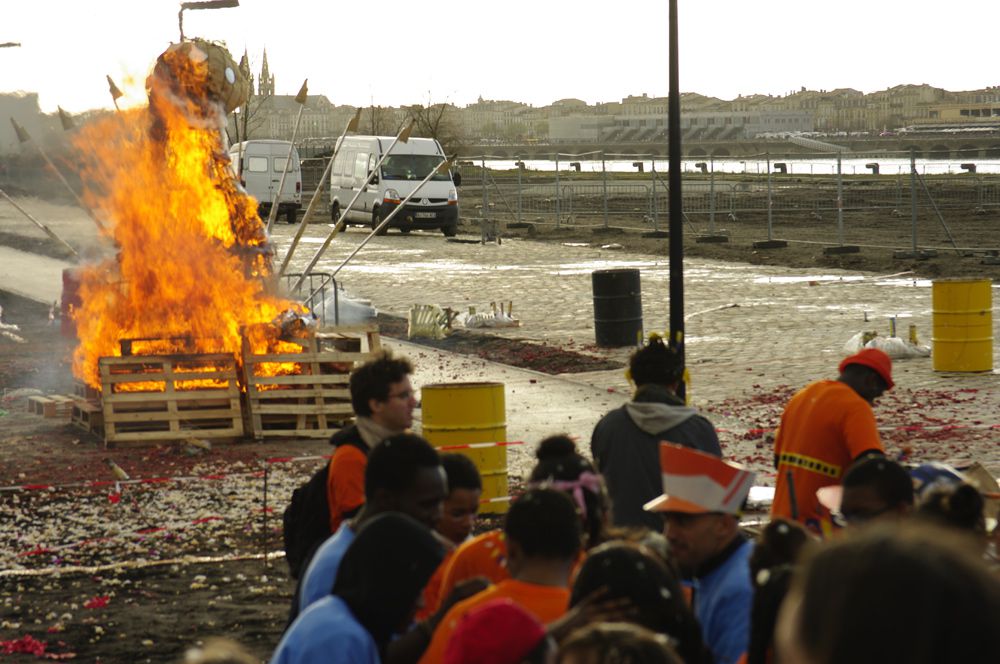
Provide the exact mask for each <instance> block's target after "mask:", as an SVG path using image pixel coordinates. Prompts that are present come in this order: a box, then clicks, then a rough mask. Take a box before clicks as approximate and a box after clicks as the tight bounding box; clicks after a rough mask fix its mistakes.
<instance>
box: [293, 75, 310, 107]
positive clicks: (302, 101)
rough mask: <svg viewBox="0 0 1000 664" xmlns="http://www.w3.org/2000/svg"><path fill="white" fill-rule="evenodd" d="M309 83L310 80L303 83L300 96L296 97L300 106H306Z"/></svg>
mask: <svg viewBox="0 0 1000 664" xmlns="http://www.w3.org/2000/svg"><path fill="white" fill-rule="evenodd" d="M307 83H309V79H308V78H307V79H306V80H304V81H302V87H301V88H299V94H297V95H295V101H297V102H298V103H300V104H305V103H306V97H308V96H309V86H308V85H307Z"/></svg>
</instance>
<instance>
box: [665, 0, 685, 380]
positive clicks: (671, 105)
mask: <svg viewBox="0 0 1000 664" xmlns="http://www.w3.org/2000/svg"><path fill="white" fill-rule="evenodd" d="M677 72H678V65H677V0H670V91H669V97H668V100H667V111H668V115H667V138H668V143H667V150H668V152H667V154H668V157H669V161H668V163H669V164H670V173H669V175H668V179H667V183H668V184H669V186H670V192H669V195H670V199H669V200H670V249H669V251H670V257H669V258H670V346H671V347H672V348H673V349H674V351H675V352H676V353H677V355H678V357H679V358H680V362H681V366H685V363H684V210H683V199H682V197H681V94H680V82H679V80H678V78H679V77H678V73H677ZM686 389H687V385H686V383H685V382H684V381H681V383H680V384H679V385H678V388H677V396H679V397H680V398H682V399H683V398H684V397H685V392H686Z"/></svg>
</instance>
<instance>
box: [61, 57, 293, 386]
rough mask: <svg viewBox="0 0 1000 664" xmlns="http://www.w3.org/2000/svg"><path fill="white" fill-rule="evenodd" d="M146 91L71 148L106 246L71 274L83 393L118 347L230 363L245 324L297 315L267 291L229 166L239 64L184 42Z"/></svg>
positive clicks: (163, 60) (263, 241)
mask: <svg viewBox="0 0 1000 664" xmlns="http://www.w3.org/2000/svg"><path fill="white" fill-rule="evenodd" d="M146 87H147V92H148V97H149V105H148V106H147V107H144V108H140V109H132V110H126V111H122V112H120V113H118V114H115V115H112V116H110V117H107V118H105V119H103V120H100V121H97V122H93V123H91V124H89V125H88V126H86V127H83V128H82V129H81V131H80V133H79V134H78V136H77V138H76V140H75V149H76V150H77V153H78V154H77V157H78V160H79V162H80V163H81V164H82V169H81V179H82V181H83V183H84V185H85V190H84V193H83V199H84V202H85V203H86V205H87V207H88V208H90V209H92V210H95V211H96V212H97V214H98V216H100V217H101V218H102V219H103V220H104V224H103V226H102V232H103V233H105V234H106V235H107V236H108V237H109V239H111V240H112V241H113V243H114V245H115V247H116V248H117V250H118V252H117V255H116V256H115V257H114V258H109V259H107V260H105V261H103V262H102V263H100V264H97V265H91V266H88V267H86V268H85V269H84V270H83V271H82V274H81V278H80V285H79V297H80V304H79V306H78V307H77V308H76V309H75V311H74V312H73V319H74V321H75V323H76V327H77V336H78V338H79V342H80V343H79V347H78V348H77V350H76V353H75V355H74V365H73V368H74V374H75V375H76V376H77V377H78V378H80V379H81V380H83V381H85V382H86V383H87V384H88V385H90V386H91V387H94V388H100V385H101V380H100V375H99V371H98V359H99V358H101V357H111V356H120V355H122V349H121V346H120V342H121V340H123V339H151V338H155V339H161V340H170V339H183V340H184V342H183V343H182V346H183V347H173V345H172V344H171V342H169V341H164V342H163V343H161V344H159V345H158V346H155V350H149V351H146V352H157V353H164V352H167V353H169V352H174V353H176V352H198V353H220V352H221V353H230V354H232V355H233V356H234V357H237V358H238V357H239V356H240V354H241V350H242V343H243V341H242V334H241V331H242V330H244V329H245V328H246V327H247V326H252V325H256V324H259V323H268V322H270V321H274V320H276V319H279V318H280V317H281V316H282V314H283V312H287V313H288V314H289V315H291V316H293V317H298V316H306V315H307V313H306V312H305V310H304V309H303V308H302V307H301V306H299V305H297V304H295V303H293V302H291V301H288V300H286V299H283V298H281V297H279V296H277V295H276V294H275V293H274V289H273V282H274V279H273V276H272V266H271V258H272V250H271V247H270V245H269V243H268V239H267V235H266V233H265V229H264V226H263V223H262V222H261V219H260V217H259V216H258V214H257V204H256V201H254V200H253V199H252V198H250V197H249V196H247V195H246V194H245V193H244V192H243V191H242V190H241V189H240V188H239V186H238V184H237V182H236V181H235V180H234V178H233V176H232V172H231V170H230V164H229V158H228V156H227V154H226V146H225V143H224V140H223V135H224V134H223V130H224V126H225V121H226V113H227V112H228V111H229V110H231V109H232V108H235V107H236V106H237V105H239V104H240V103H242V101H243V100H244V99H245V97H246V95H247V92H248V90H249V83H248V81H247V80H246V78H245V77H244V76H243V74H242V73H241V72H240V69H239V67H238V66H237V65H236V64H235V62H233V60H232V58H231V57H230V55H229V53H228V52H227V51H226V50H225V48H224V47H222V46H220V45H218V44H214V43H210V42H206V41H202V40H193V41H184V42H181V43H179V44H174V45H172V46H170V48H168V49H167V50H166V51H165V52H164V53H163V54H162V55H161V56H160V57H159V58H158V59H157V62H156V65H155V67H154V69H153V73H152V74H151V75H150V76H149V78H148V79H147V82H146ZM279 336H282V335H276V336H275V338H277V337H279ZM150 348H154V346H150ZM254 350H255V351H256V352H290V351H291V350H292V349H290V348H280V347H275V346H266V347H263V348H255V349H254ZM132 352H133V353H135V352H137V351H136V348H135V347H133V348H132Z"/></svg>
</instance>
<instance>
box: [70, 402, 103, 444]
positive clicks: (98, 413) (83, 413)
mask: <svg viewBox="0 0 1000 664" xmlns="http://www.w3.org/2000/svg"><path fill="white" fill-rule="evenodd" d="M69 420H70V422H72V423H73V424H74V425H75V426H77V427H79V428H80V429H83V430H84V431H86V432H87V433H92V434H94V435H95V436H100V437H102V438H103V437H104V410H103V409H102V408H101V403H100V401H97V400H94V399H81V398H80V397H74V398H73V405H72V407H71V409H70V416H69Z"/></svg>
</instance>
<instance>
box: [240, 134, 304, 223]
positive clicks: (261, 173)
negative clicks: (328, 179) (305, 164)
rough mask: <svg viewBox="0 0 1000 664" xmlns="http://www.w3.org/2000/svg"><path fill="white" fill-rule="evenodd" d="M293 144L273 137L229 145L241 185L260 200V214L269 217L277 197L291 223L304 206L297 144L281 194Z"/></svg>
mask: <svg viewBox="0 0 1000 664" xmlns="http://www.w3.org/2000/svg"><path fill="white" fill-rule="evenodd" d="M290 145H291V143H289V142H288V141H277V140H270V139H258V140H250V141H244V142H243V143H237V144H235V145H233V146H231V147H230V148H229V158H230V160H231V161H232V164H233V170H234V172H235V173H236V177H238V178H239V180H240V184H241V185H243V188H244V189H246V192H247V193H248V194H250V195H251V196H253V197H254V198H255V199H257V205H258V208H257V209H258V212H259V213H260V216H261V217H262V218H266V217H267V215H269V214H270V213H271V206H272V205H273V204H274V202H275V200H277V202H278V214H279V215H283V216H284V217H285V219H286V220H287V221H288V223H290V224H294V223H295V217H296V215H297V214H298V212H299V210H300V209H301V208H302V169H301V164H300V163H299V151H298V150H297V149H295V148H294V147H293V148H292V158H291V164H290V166H289V168H288V173H287V174H286V175H285V182H284V185H283V186H282V188H281V195H280V196H279V195H278V186H279V185H280V184H281V174H282V172H283V171H284V170H285V160H286V159H288V147H289V146H290Z"/></svg>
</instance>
